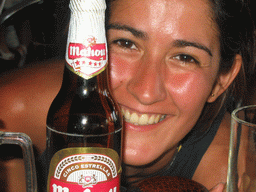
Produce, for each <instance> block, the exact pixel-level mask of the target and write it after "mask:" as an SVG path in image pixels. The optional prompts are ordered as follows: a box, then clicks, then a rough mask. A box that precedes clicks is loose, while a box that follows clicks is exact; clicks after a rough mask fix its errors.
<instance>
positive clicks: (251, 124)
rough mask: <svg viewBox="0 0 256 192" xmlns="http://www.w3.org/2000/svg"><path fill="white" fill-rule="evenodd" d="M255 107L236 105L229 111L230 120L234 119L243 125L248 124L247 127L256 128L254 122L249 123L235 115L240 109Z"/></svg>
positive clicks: (254, 106) (252, 106)
mask: <svg viewBox="0 0 256 192" xmlns="http://www.w3.org/2000/svg"><path fill="white" fill-rule="evenodd" d="M253 108H255V110H256V105H247V106H243V107H238V108H236V109H234V110H233V111H232V113H231V121H233V120H235V121H237V122H238V123H241V124H243V125H246V126H249V127H255V128H256V124H254V123H250V122H248V121H245V120H242V119H240V118H238V117H237V116H236V115H237V113H239V112H240V111H242V110H244V109H253Z"/></svg>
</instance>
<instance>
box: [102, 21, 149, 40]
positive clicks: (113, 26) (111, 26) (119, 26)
mask: <svg viewBox="0 0 256 192" xmlns="http://www.w3.org/2000/svg"><path fill="white" fill-rule="evenodd" d="M106 29H107V30H109V29H117V30H124V31H129V32H131V33H132V34H133V35H134V36H135V37H137V38H140V39H147V38H148V35H147V34H146V33H145V32H143V31H140V30H138V29H135V28H133V27H130V26H128V25H122V24H119V23H113V24H109V25H107V27H106Z"/></svg>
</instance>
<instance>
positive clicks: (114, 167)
mask: <svg viewBox="0 0 256 192" xmlns="http://www.w3.org/2000/svg"><path fill="white" fill-rule="evenodd" d="M95 2H96V3H95ZM102 5H103V6H102ZM104 5H105V2H104V1H103V0H86V1H81V0H71V2H70V8H71V21H70V22H72V23H73V24H71V25H70V29H69V38H68V44H67V54H66V61H67V62H66V65H65V69H64V75H63V82H62V86H61V89H60V91H59V93H58V94H57V96H56V98H55V99H54V101H53V103H52V105H51V107H50V109H49V112H48V116H47V158H48V162H49V163H50V165H49V174H48V184H47V188H48V191H53V192H55V191H56V192H57V191H58V190H60V191H61V190H62V191H64V190H67V191H68V190H70V191H72V190H76V191H79V190H80V188H81V190H82V191H84V190H85V189H86V190H87V191H97V190H99V188H97V187H100V189H104V190H102V191H107V192H109V191H113V192H114V191H118V190H119V186H116V185H117V182H119V177H120V174H121V166H120V165H121V144H122V142H121V138H122V117H121V113H120V111H119V108H118V105H117V104H116V102H115V101H114V99H113V97H112V95H111V92H110V89H109V84H108V70H107V67H106V66H107V46H106V42H105V41H106V40H105V39H106V38H105V30H104V10H105V7H104ZM99 7H103V8H101V9H100V10H99ZM99 13H101V14H99ZM98 15H100V17H99V18H98ZM95 16H96V17H97V18H96V19H95ZM88 17H89V19H88ZM91 18H93V19H91ZM95 20H96V22H95ZM81 21H82V22H81ZM79 22H80V24H79V25H78V24H77V23H79ZM90 22H93V24H92V23H90ZM95 23H96V24H95ZM83 25H84V26H83ZM95 28H96V29H95ZM99 30H102V31H101V32H99ZM81 33H83V35H81ZM94 33H95V34H94ZM103 60H104V61H103ZM104 62H105V63H104ZM90 67H91V68H92V69H90ZM87 69H89V70H91V71H90V72H88V71H87ZM117 178H118V179H117ZM114 180H115V181H114ZM108 183H110V184H108ZM66 184H67V185H66ZM109 185H110V186H109ZM118 185H119V184H118ZM71 188H72V190H71ZM78 188H79V189H78Z"/></svg>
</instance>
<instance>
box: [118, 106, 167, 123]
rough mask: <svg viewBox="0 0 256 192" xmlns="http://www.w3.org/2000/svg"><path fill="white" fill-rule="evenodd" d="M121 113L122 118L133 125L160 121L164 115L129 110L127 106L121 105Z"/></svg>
mask: <svg viewBox="0 0 256 192" xmlns="http://www.w3.org/2000/svg"><path fill="white" fill-rule="evenodd" d="M122 113H123V116H124V120H125V121H126V122H128V123H131V124H133V125H140V126H141V125H153V124H157V123H159V122H161V121H162V120H164V118H165V117H166V115H162V114H147V113H143V114H140V113H137V112H131V111H130V110H129V109H127V108H123V107H122Z"/></svg>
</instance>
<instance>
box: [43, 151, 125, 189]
mask: <svg viewBox="0 0 256 192" xmlns="http://www.w3.org/2000/svg"><path fill="white" fill-rule="evenodd" d="M93 150H98V151H97V152H102V153H101V154H100V153H92V152H93ZM77 152H79V153H77ZM81 152H82V153H81ZM118 161H119V157H118V154H117V153H116V151H114V150H112V149H108V148H96V149H94V148H89V149H87V148H67V149H63V150H61V151H58V152H57V153H56V154H55V155H54V156H53V158H52V160H51V164H50V171H49V175H48V187H47V188H48V190H47V191H48V192H119V191H120V175H121V167H118V165H120V163H119V162H118Z"/></svg>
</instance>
